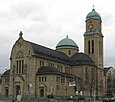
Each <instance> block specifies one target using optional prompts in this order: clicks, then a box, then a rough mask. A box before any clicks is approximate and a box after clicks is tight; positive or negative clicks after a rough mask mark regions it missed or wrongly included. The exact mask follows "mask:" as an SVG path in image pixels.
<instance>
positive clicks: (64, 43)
mask: <svg viewBox="0 0 115 102" xmlns="http://www.w3.org/2000/svg"><path fill="white" fill-rule="evenodd" d="M60 48H73V49H77V50H78V46H77V44H76V43H75V42H74V41H73V40H72V39H70V38H68V36H66V38H64V39H62V40H61V41H60V42H59V43H58V44H57V46H56V49H60Z"/></svg>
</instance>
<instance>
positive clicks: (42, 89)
mask: <svg viewBox="0 0 115 102" xmlns="http://www.w3.org/2000/svg"><path fill="white" fill-rule="evenodd" d="M40 97H44V87H40Z"/></svg>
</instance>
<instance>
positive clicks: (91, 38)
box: [84, 8, 103, 97]
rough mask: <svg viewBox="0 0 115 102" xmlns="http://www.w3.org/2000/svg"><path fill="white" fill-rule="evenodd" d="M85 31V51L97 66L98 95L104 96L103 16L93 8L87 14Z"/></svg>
mask: <svg viewBox="0 0 115 102" xmlns="http://www.w3.org/2000/svg"><path fill="white" fill-rule="evenodd" d="M85 22H86V32H85V33H84V53H86V54H87V55H89V56H90V57H91V58H92V59H93V61H94V62H95V65H96V66H97V74H96V75H97V82H96V89H95V90H96V96H98V97H101V96H103V34H102V21H101V16H100V15H99V14H98V13H97V12H96V11H95V9H94V8H93V9H92V11H91V12H89V13H88V15H87V16H86V21H85Z"/></svg>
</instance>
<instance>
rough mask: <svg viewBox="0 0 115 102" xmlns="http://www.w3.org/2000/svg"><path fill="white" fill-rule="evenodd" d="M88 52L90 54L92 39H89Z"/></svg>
mask: <svg viewBox="0 0 115 102" xmlns="http://www.w3.org/2000/svg"><path fill="white" fill-rule="evenodd" d="M88 53H89V54H90V41H88Z"/></svg>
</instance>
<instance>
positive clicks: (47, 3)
mask: <svg viewBox="0 0 115 102" xmlns="http://www.w3.org/2000/svg"><path fill="white" fill-rule="evenodd" d="M93 5H95V7H94V8H95V10H96V11H97V12H98V13H99V14H100V15H101V18H102V33H103V35H104V65H105V66H115V55H114V53H115V45H114V44H115V1H114V0H0V49H1V50H0V72H4V71H5V70H6V69H9V57H10V52H11V48H12V46H13V44H14V43H15V41H16V40H17V39H18V38H19V32H20V31H22V32H23V38H24V39H25V40H29V41H31V42H34V43H37V44H41V45H43V46H46V47H49V48H52V49H55V46H56V45H57V43H58V42H59V41H60V40H61V39H63V38H65V37H66V35H68V36H69V38H71V39H73V40H74V41H75V42H76V43H77V45H78V46H79V50H80V52H83V51H84V41H83V40H84V37H83V34H84V32H85V19H86V16H87V14H88V13H89V12H90V11H91V10H92V6H93Z"/></svg>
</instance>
